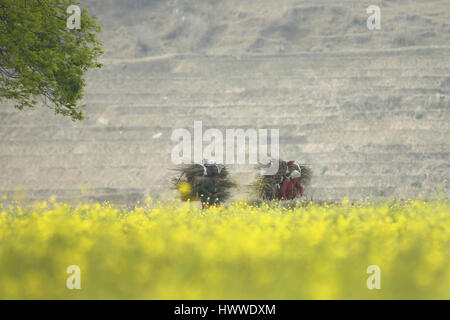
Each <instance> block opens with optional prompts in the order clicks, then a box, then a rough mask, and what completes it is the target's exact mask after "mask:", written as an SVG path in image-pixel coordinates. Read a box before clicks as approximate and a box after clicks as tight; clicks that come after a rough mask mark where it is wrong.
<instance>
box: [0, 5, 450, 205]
mask: <svg viewBox="0 0 450 320" xmlns="http://www.w3.org/2000/svg"><path fill="white" fill-rule="evenodd" d="M101 3H102V1H98V2H95V3H93V4H92V10H91V11H93V12H95V13H97V14H99V15H100V19H101V22H102V24H103V26H104V30H105V34H104V41H105V48H106V49H107V53H106V55H105V59H104V60H105V61H104V62H105V67H104V68H103V69H102V70H99V71H95V72H92V73H90V74H89V76H88V80H89V85H88V88H87V90H86V102H87V103H88V109H87V115H88V116H89V118H90V119H89V120H87V121H85V122H83V123H72V122H71V121H70V120H68V119H62V118H60V117H56V118H55V117H54V116H53V115H52V113H51V112H50V111H49V110H46V109H43V108H40V109H36V110H32V111H26V112H19V111H16V110H14V109H12V108H11V107H10V106H9V105H7V104H3V105H2V109H1V113H2V116H1V120H0V137H1V140H0V144H1V147H0V164H1V165H2V168H3V169H2V177H1V179H0V191H2V192H3V193H7V194H9V195H10V196H13V195H16V196H23V194H24V192H23V191H20V190H25V189H27V190H28V197H29V198H31V199H42V198H45V197H48V196H49V195H52V194H56V195H58V196H60V197H61V198H66V199H68V200H72V201H76V200H78V199H86V198H90V199H96V200H113V201H116V202H122V203H133V202H134V201H136V200H139V199H142V198H144V197H145V196H146V195H152V196H154V197H158V198H166V197H170V196H171V193H170V192H168V191H167V190H168V182H167V179H166V177H167V172H168V169H169V168H170V167H171V166H172V164H171V161H170V152H171V150H172V148H173V146H174V143H173V142H172V141H170V135H171V133H172V131H173V130H174V129H177V128H188V129H191V128H192V126H193V122H194V120H201V121H202V122H203V126H204V127H205V129H206V128H218V129H221V130H225V129H227V128H256V129H257V128H279V129H280V136H281V137H280V142H281V150H280V152H281V154H282V156H283V157H285V158H299V159H302V160H303V161H305V162H308V163H310V164H311V165H312V166H313V168H314V173H315V178H314V183H313V186H312V188H311V189H310V190H309V191H308V196H309V197H313V198H314V199H328V198H333V199H336V198H341V197H344V196H349V197H351V198H361V197H365V196H373V197H388V196H395V197H400V198H407V197H415V196H417V195H418V194H420V193H422V194H424V195H425V196H427V197H431V196H433V195H434V194H436V192H437V190H438V189H439V188H441V187H442V188H443V192H444V193H445V194H448V188H449V187H448V184H447V183H445V182H444V180H445V179H446V178H448V176H449V172H450V163H449V161H448V159H449V152H450V148H449V145H450V141H449V139H448V137H449V133H450V96H449V93H450V59H449V56H450V47H449V46H448V34H449V33H448V32H447V31H448V28H449V27H448V24H447V22H448V21H449V19H448V18H449V12H450V10H448V2H446V1H429V2H427V3H428V4H429V5H428V6H423V5H422V2H421V1H381V2H378V3H379V4H380V6H381V7H382V17H383V20H382V30H380V31H377V32H371V31H369V30H367V29H366V27H365V17H366V16H367V15H366V14H365V5H361V4H358V2H356V1H354V2H351V1H346V2H342V3H341V4H337V2H336V1H314V2H313V1H297V2H295V1H284V2H281V3H282V5H280V4H279V3H280V2H276V3H278V5H276V3H275V1H261V2H258V5H257V4H256V2H255V3H254V4H251V5H250V4H246V5H243V4H239V3H238V2H237V1H236V2H234V1H212V2H205V1H198V2H196V3H195V4H194V2H188V1H184V2H182V1H178V2H177V1H172V2H171V1H168V2H164V3H162V2H158V1H140V2H139V1H131V2H129V8H128V9H127V10H125V11H121V10H123V5H121V4H120V2H114V1H109V2H107V3H109V6H108V7H105V6H102V5H100V4H101ZM252 3H253V2H252ZM133 4H134V5H133ZM181 4H183V5H181ZM88 5H89V3H88ZM134 6H135V7H136V8H135V7H134ZM361 8H362V9H361ZM177 9H178V11H177ZM445 9H447V10H445ZM361 10H362V11H361ZM183 16H184V18H183ZM145 17H147V18H145ZM384 17H385V18H384ZM203 20H204V22H199V21H203ZM186 21H188V22H189V23H187V22H186ZM414 21H415V22H417V23H415V24H414V23H413V24H411V23H410V22H414ZM181 23H187V24H185V25H182V26H183V27H180V28H178V29H177V25H179V24H181ZM200 25H204V28H205V30H206V31H205V32H206V34H211V37H210V38H211V40H209V41H206V40H205V35H204V34H202V32H201V31H200V29H196V28H200V27H199V26H200ZM220 25H225V26H226V27H222V28H218V26H220ZM330 26H332V28H331V27H330ZM139 30H141V31H142V32H141V33H139V32H138V31H139ZM177 30H178V31H177ZM221 30H222V31H221ZM305 30H309V31H305ZM171 32H172V33H171ZM189 35H190V36H191V37H192V39H189ZM145 36H148V37H149V38H148V39H150V40H151V41H150V40H148V41H149V42H148V43H147V42H145V41H147V40H145V39H147V38H145ZM150 36H151V37H150ZM258 39H262V40H258ZM362 39H365V40H362ZM205 41H206V42H205ZM139 43H141V44H139ZM146 43H147V44H146ZM188 44H189V46H187V45H188ZM150 45H151V46H150ZM142 46H143V47H142ZM145 46H147V49H145V50H144V49H142V48H145ZM142 50H144V51H142ZM233 173H234V174H235V175H236V177H238V179H239V180H241V181H242V182H243V183H245V182H248V181H249V180H251V179H252V173H251V168H250V167H249V166H239V167H237V166H236V167H234V168H233ZM243 192H244V189H242V190H241V193H243Z"/></svg>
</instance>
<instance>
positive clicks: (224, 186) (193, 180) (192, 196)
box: [172, 164, 236, 202]
mask: <svg viewBox="0 0 450 320" xmlns="http://www.w3.org/2000/svg"><path fill="white" fill-rule="evenodd" d="M210 169H211V170H212V171H215V172H217V175H218V177H219V180H218V182H217V185H218V190H219V191H218V193H217V195H216V196H217V197H218V198H219V200H220V202H224V201H226V200H228V199H229V198H230V196H231V189H232V188H234V187H236V183H235V182H234V181H233V180H232V179H231V178H230V174H229V171H228V169H227V168H226V167H225V166H224V165H217V166H214V167H211V168H206V169H205V167H204V166H202V165H201V164H183V165H179V166H178V167H177V168H175V169H173V170H174V171H176V172H177V173H178V175H177V177H174V178H172V189H175V190H178V192H179V194H180V198H181V200H182V201H187V200H188V199H189V200H198V199H200V194H199V189H200V187H201V186H202V185H203V184H206V183H208V182H209V181H210V179H212V178H211V177H210V176H209V175H210V174H211V172H209V170H210ZM205 171H206V172H205ZM205 174H206V176H205Z"/></svg>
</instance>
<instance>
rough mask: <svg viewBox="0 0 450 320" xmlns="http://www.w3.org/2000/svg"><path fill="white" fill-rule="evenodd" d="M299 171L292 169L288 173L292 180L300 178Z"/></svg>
mask: <svg viewBox="0 0 450 320" xmlns="http://www.w3.org/2000/svg"><path fill="white" fill-rule="evenodd" d="M301 176H302V175H301V173H300V172H299V171H298V170H294V171H292V173H291V174H290V176H289V177H290V178H291V179H292V180H300V178H301Z"/></svg>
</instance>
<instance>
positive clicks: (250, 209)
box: [0, 199, 450, 299]
mask: <svg viewBox="0 0 450 320" xmlns="http://www.w3.org/2000/svg"><path fill="white" fill-rule="evenodd" d="M69 266H77V268H79V283H80V288H79V289H77V288H72V289H69V287H70V286H68V284H67V283H68V278H69V277H71V275H72V273H71V272H72V270H73V269H70V268H69ZM369 266H376V268H377V269H378V271H379V274H378V275H379V278H378V287H379V289H377V288H373V289H369V288H368V282H370V281H368V279H369V277H371V275H372V274H371V272H369V273H368V271H370V270H373V269H370V268H369ZM368 268H369V269H368ZM0 298H1V299H14V298H20V299H394V298H398V299H409V298H411V299H419V298H420V299H431V298H437V299H449V298H450V203H449V202H448V201H433V202H424V201H422V200H410V201H406V202H396V201H387V202H385V203H377V204H375V203H373V204H368V203H365V204H363V203H357V204H350V203H349V201H348V200H344V201H342V203H339V204H332V205H327V204H322V205H317V204H313V203H310V204H303V205H301V206H297V207H295V208H293V209H287V208H285V207H283V206H280V205H277V204H273V205H266V204H264V205H261V206H251V205H250V204H248V203H241V202H236V203H232V204H230V205H228V206H226V207H221V208H212V209H209V210H205V211H202V210H200V209H198V207H197V206H196V205H194V204H190V203H189V202H187V203H181V202H168V203H152V201H151V199H148V201H147V203H144V204H141V205H138V206H137V207H135V208H133V209H131V210H129V209H121V208H119V207H116V206H114V205H110V204H95V203H91V204H89V205H80V206H77V207H71V206H69V205H67V204H62V203H57V202H56V201H55V200H54V199H52V200H50V201H49V202H48V203H47V202H43V203H39V204H36V205H33V206H27V207H21V206H19V205H5V204H3V205H1V207H0Z"/></svg>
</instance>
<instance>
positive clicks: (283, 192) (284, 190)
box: [278, 178, 289, 200]
mask: <svg viewBox="0 0 450 320" xmlns="http://www.w3.org/2000/svg"><path fill="white" fill-rule="evenodd" d="M288 189H289V178H286V179H284V181H283V183H282V184H281V189H280V194H279V196H278V199H279V200H281V199H287V196H288Z"/></svg>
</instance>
